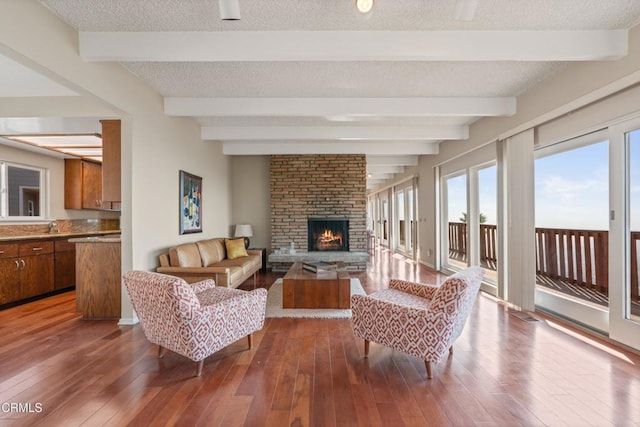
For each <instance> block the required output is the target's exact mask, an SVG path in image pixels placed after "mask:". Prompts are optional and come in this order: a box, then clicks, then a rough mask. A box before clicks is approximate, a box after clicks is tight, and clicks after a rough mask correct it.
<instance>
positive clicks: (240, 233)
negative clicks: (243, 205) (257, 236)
mask: <svg viewBox="0 0 640 427" xmlns="http://www.w3.org/2000/svg"><path fill="white" fill-rule="evenodd" d="M252 236H253V228H251V224H237V225H236V232H235V237H244V247H245V248H249V244H250V243H251V241H250V240H249V237H252Z"/></svg>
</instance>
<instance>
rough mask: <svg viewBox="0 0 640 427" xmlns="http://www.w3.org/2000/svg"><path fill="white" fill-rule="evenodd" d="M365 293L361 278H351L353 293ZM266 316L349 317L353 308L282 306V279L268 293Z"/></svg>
mask: <svg viewBox="0 0 640 427" xmlns="http://www.w3.org/2000/svg"><path fill="white" fill-rule="evenodd" d="M356 294H357V295H365V292H364V289H363V288H362V285H361V284H360V280H358V279H354V278H352V279H351V295H356ZM266 317H307V318H316V319H349V318H351V309H349V308H346V309H344V308H341V309H332V308H282V279H278V280H276V281H275V282H274V284H273V285H271V288H270V289H269V293H268V294H267V314H266Z"/></svg>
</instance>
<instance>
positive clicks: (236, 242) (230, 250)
mask: <svg viewBox="0 0 640 427" xmlns="http://www.w3.org/2000/svg"><path fill="white" fill-rule="evenodd" d="M224 244H225V246H226V247H227V258H228V259H236V258H241V257H246V256H249V254H248V253H247V249H246V248H245V247H244V239H243V238H240V239H226V240H225V241H224Z"/></svg>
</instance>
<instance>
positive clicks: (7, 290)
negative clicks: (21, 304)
mask: <svg viewBox="0 0 640 427" xmlns="http://www.w3.org/2000/svg"><path fill="white" fill-rule="evenodd" d="M19 292H20V263H19V261H18V259H17V258H9V259H0V305H2V304H6V303H9V302H13V301H16V300H18V298H19V297H20V295H19Z"/></svg>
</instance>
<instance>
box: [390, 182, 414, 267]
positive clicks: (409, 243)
mask: <svg viewBox="0 0 640 427" xmlns="http://www.w3.org/2000/svg"><path fill="white" fill-rule="evenodd" d="M415 181H416V180H415V179H411V180H408V181H406V182H404V183H401V184H398V185H396V186H394V188H393V201H394V212H396V215H394V218H395V219H394V227H395V232H394V241H395V248H394V250H396V251H398V252H400V253H402V254H403V255H405V256H407V257H409V258H411V259H413V260H415V259H417V250H416V246H417V245H416V240H417V221H416V216H417V212H416V209H417V200H416V195H417V193H418V190H417V186H416V182H415ZM400 193H402V194H403V204H404V206H403V207H402V209H403V211H404V220H405V229H404V236H401V235H400V234H401V233H400V218H399V217H400V215H399V211H400V207H399V206H398V204H399V202H398V195H399V194H400ZM402 237H404V244H401V238H402Z"/></svg>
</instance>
